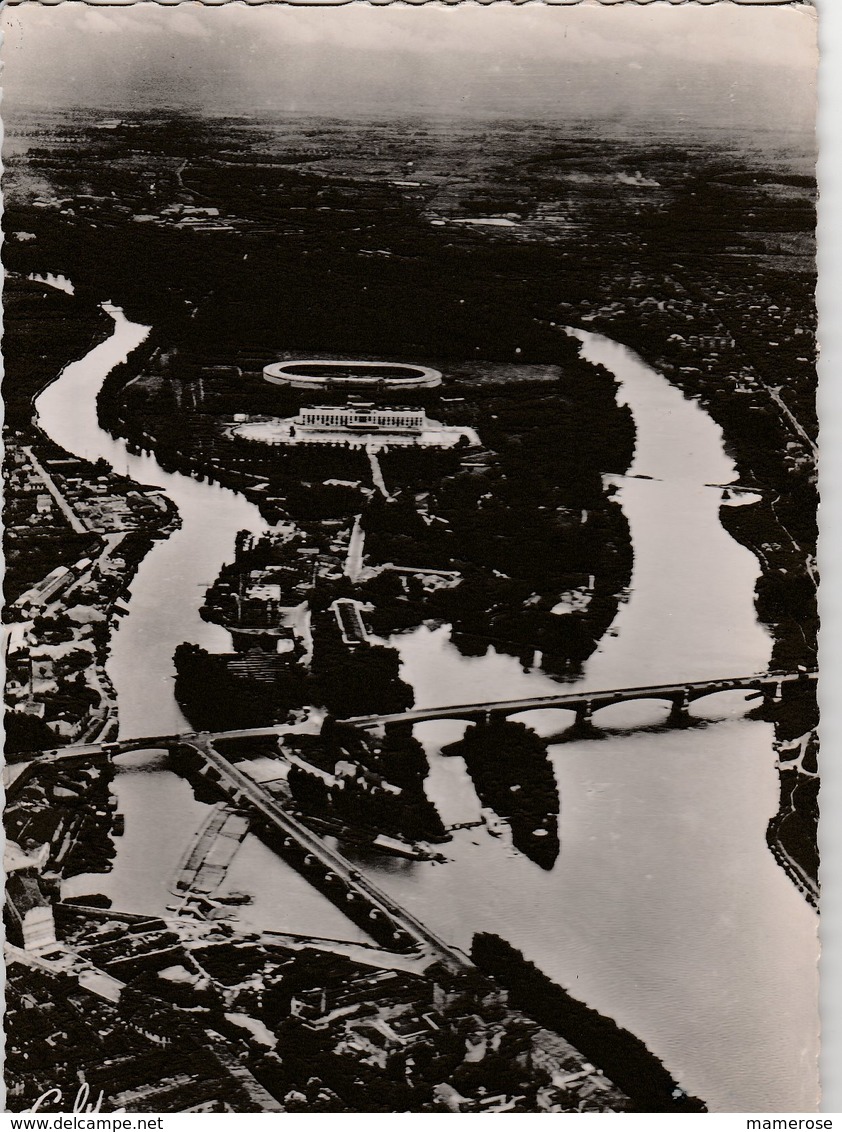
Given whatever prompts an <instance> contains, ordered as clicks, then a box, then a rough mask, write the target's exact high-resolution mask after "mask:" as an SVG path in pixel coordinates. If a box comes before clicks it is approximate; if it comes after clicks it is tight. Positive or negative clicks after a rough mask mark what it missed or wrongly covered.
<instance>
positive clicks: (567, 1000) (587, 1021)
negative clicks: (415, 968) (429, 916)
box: [471, 933, 706, 1112]
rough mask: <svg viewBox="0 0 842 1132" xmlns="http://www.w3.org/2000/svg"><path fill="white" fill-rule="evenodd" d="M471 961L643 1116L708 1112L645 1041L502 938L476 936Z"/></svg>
mask: <svg viewBox="0 0 842 1132" xmlns="http://www.w3.org/2000/svg"><path fill="white" fill-rule="evenodd" d="M471 958H472V959H473V961H474V962H475V963H476V965H477V967H479V969H480V971H482V972H483V973H484V974H486V975H489V976H491V977H492V978H493V979H494V980H495V981H496V982H498V983H500V985H501V986H503V987H505V988H506V990H508V992H509V1002H510V1003H511V1005H512V1006H513V1007H515V1009H518V1010H522V1011H523V1012H524V1013H525V1014H527V1015H529V1017H530V1018H534V1019H535V1021H536V1022H538V1023H539V1024H540V1025H542V1026H545V1027H546V1028H547V1029H548V1030H553V1031H555V1032H556V1033H557V1034H561V1036H562V1037H563V1038H565V1039H566V1040H567V1041H569V1042H570V1043H571V1045H574V1046H575V1047H576V1049H578V1050H581V1052H582V1053H583V1054H584V1055H585V1057H587V1058H589V1059H590V1060H591V1061H593V1062H594V1064H595V1065H597V1066H598V1067H599V1068H600V1069H601V1070H602V1071H603V1073H605V1075H606V1076H607V1077H608V1078H610V1080H612V1081H613V1082H614V1083H615V1084H616V1085H618V1086H619V1087H620V1088H621V1089H622V1090H623V1091H624V1092H625V1093H626V1094H627V1095H628V1096H629V1097H631V1098H632V1101H633V1102H634V1104H635V1111H638V1112H705V1111H706V1109H705V1106H704V1104H703V1103H702V1102H701V1101H699V1100H697V1099H696V1098H694V1097H689V1096H687V1094H686V1093H684V1092H683V1091H682V1090H681V1089H679V1088H678V1086H677V1085H676V1083H675V1081H674V1080H673V1079H672V1077H671V1076H670V1075H669V1073H668V1072H667V1070H666V1069H665V1068H664V1066H663V1064H662V1063H661V1062H660V1061H659V1060H658V1058H657V1057H655V1055H654V1054H653V1053H651V1052H650V1051H649V1050H648V1049H647V1048H646V1046H645V1045H644V1044H643V1042H642V1041H641V1040H640V1039H639V1038H636V1037H635V1036H634V1034H631V1033H629V1031H628V1030H625V1029H623V1027H622V1026H618V1025H617V1023H616V1022H615V1021H614V1020H613V1019H612V1018H606V1017H605V1016H604V1015H602V1014H599V1013H598V1012H597V1011H596V1010H593V1009H591V1007H589V1006H586V1005H585V1004H584V1003H583V1002H579V1000H578V999H575V998H574V997H573V996H572V995H571V994H570V993H569V992H568V991H566V990H565V989H564V987H560V986H558V984H556V983H554V982H553V981H552V980H551V979H549V978H548V977H547V976H546V975H545V974H544V973H543V972H542V971H541V970H539V968H537V967H536V966H535V964H534V963H530V962H528V961H527V960H526V959H524V957H523V955H522V953H521V952H520V951H518V950H517V949H516V948H514V947H512V946H511V944H509V943H507V942H506V941H505V940H503V939H500V937H499V936H496V935H491V934H486V933H481V934H479V935H475V936H474V940H473V944H472V946H471Z"/></svg>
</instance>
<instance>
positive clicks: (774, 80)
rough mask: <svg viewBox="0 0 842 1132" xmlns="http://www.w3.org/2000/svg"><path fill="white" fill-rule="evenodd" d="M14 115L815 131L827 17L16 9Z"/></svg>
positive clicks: (10, 82)
mask: <svg viewBox="0 0 842 1132" xmlns="http://www.w3.org/2000/svg"><path fill="white" fill-rule="evenodd" d="M2 22H3V26H4V29H5V36H6V38H5V45H4V49H3V55H4V59H5V78H4V86H5V106H6V113H7V115H13V112H14V107H15V105H16V104H17V103H19V102H37V103H49V104H52V105H61V104H66V105H84V106H102V107H104V108H107V107H113V108H115V109H116V108H127V107H130V106H138V107H149V106H154V105H166V106H182V107H184V108H185V109H197V108H201V109H205V110H209V111H212V112H220V111H225V110H226V109H228V110H231V111H232V112H235V113H237V112H239V113H242V112H249V111H253V112H255V113H258V112H260V111H263V110H267V109H272V110H287V111H294V112H300V111H304V112H308V111H311V112H313V113H319V114H331V115H337V116H341V115H343V114H346V113H349V112H350V113H353V112H355V111H358V112H361V113H371V112H374V113H381V114H382V115H383V116H384V117H386V116H388V115H389V114H390V113H392V112H397V113H411V112H413V111H417V112H422V113H447V114H451V113H464V114H468V115H480V114H487V113H492V114H505V113H507V112H509V113H512V114H514V115H519V116H520V115H524V116H528V115H532V114H538V115H541V116H547V115H550V114H551V115H553V116H558V117H568V116H578V115H580V114H581V115H585V116H589V115H592V114H601V113H607V114H617V113H620V114H630V115H631V116H632V117H635V116H643V117H646V116H648V115H654V114H660V112H661V111H662V110H666V111H667V112H668V113H670V114H686V115H688V116H690V117H691V118H694V119H697V120H700V121H703V122H704V121H707V120H709V121H710V122H712V123H715V122H722V121H723V120H724V121H728V120H733V121H735V122H738V123H741V122H751V121H758V122H760V123H768V124H770V125H784V126H790V125H794V126H805V125H807V126H809V124H810V122H811V121H812V116H813V109H814V107H813V102H814V79H815V76H814V69H815V53H816V48H815V38H816V30H815V23H816V21H815V14H814V12H813V10H812V9H811V8H806V7H800V8H793V7H789V6H784V7H758V6H736V5H734V4H730V3H714V4H708V5H698V4H681V5H678V6H672V5H664V4H658V5H646V6H641V5H637V4H635V5H620V6H606V5H591V4H585V5H576V6H574V7H568V6H549V5H541V4H527V5H523V6H517V7H515V6H513V5H510V4H507V3H498V4H494V5H492V6H490V7H489V6H480V5H477V4H472V3H465V4H459V5H458V6H456V7H450V6H448V5H441V6H436V5H431V4H427V5H425V6H423V7H402V8H396V7H388V8H384V7H369V6H366V5H362V4H354V5H350V6H346V7H331V6H329V5H326V6H322V7H306V8H304V7H289V6H273V5H266V4H264V5H261V6H259V7H252V6H248V5H245V4H236V3H228V4H224V5H222V6H220V7H212V6H202V5H199V4H186V3H184V4H180V5H178V6H176V7H166V6H162V5H159V4H152V3H149V4H146V3H139V4H134V5H132V6H130V7H119V6H109V7H93V6H91V5H89V4H83V3H75V2H72V0H65V2H63V3H61V4H58V5H56V6H47V5H44V4H40V3H23V4H16V5H14V6H11V7H7V8H6V9H5V11H4V12H3V15H2Z"/></svg>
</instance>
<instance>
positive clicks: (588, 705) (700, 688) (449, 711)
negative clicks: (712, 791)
mask: <svg viewBox="0 0 842 1132" xmlns="http://www.w3.org/2000/svg"><path fill="white" fill-rule="evenodd" d="M816 679H817V674H816V673H815V672H801V673H765V674H761V675H753V676H738V677H729V678H726V679H723V680H707V681H696V682H689V683H688V682H685V683H676V684H662V685H650V686H643V687H636V688H612V689H608V690H605V691H595V692H594V691H588V692H560V693H559V694H558V695H555V696H538V697H530V698H528V699H519V700H504V701H497V702H489V703H480V704H457V705H452V706H447V707H438V708H421V709H416V710H413V711H406V712H398V713H394V714H385V715H369V716H356V717H353V718H350V719H346V720H342V721H341V722H342V723H344V724H346V725H348V726H353V727H357V728H361V729H365V728H369V727H376V726H389V725H390V724H410V725H411V724H414V723H422V722H426V721H428V720H435V719H457V720H466V721H468V722H481V721H488V720H493V719H506V718H508V717H510V716H513V715H517V714H520V713H523V712H528V711H534V710H543V709H547V708H559V709H564V710H569V711H573V712H575V714H576V722H577V725H580V726H585V727H588V726H591V723H590V721H591V718H592V715H593V713H594V712H595V711H598V710H599V709H600V708H603V707H608V706H609V705H611V704H618V703H627V702H630V701H633V700H645V699H652V700H663V701H666V702H668V703H670V704H671V705H672V706H671V710H670V715H669V718H668V722H671V723H672V724H673V725H676V726H678V725H680V723H681V721H682V720H683V719H684V718H685V717H686V715H687V708H688V706H689V704H690V703H692V702H694V701H695V700H699V699H702V698H703V697H706V696H710V695H714V694H716V693H719V692H729V691H735V690H739V691H749V692H754V693H756V694H757V695H758V696H761V697H763V698H764V700H766V701H772V702H774V701H777V700H780V699H781V697H782V695H783V689H784V688H785V687H788V686H793V685H794V686H801V687H809V686H810V685H811V684H812V683H813V682H815V680H816ZM287 730H288V727H285V726H284V725H283V724H276V725H275V726H273V727H260V728H245V729H240V730H235V731H227V732H217V733H209V732H202V733H182V734H177V735H153V736H140V737H137V738H134V739H119V740H116V741H114V742H109V743H82V744H77V745H75V746H68V747H64V748H60V749H57V750H52V751H45V752H43V753H40V754H38V755H36V756H34V757H33V758H32V759H31V760H29V761H28V762H27V763H25V764H24V767H23V771H22V772H21V773H19V774H18V775H17V777H16V778H15V779H14V780H13V781H12V782H11V783H10V784H9V786H8V789H7V798H10V797H12V796H13V795H14V794H16V793H17V791H18V790H19V789H20V786H21V785H22V783H23V782H24V781H26V780H27V779H28V778H30V777H31V775H32V774H34V773H37V771H38V769H39V768H41V767H44V766H46V765H51V764H56V763H59V764H60V763H67V762H70V761H71V760H74V759H77V760H88V759H95V758H105V759H108V760H111V759H113V758H114V757H116V756H119V755H121V754H127V753H129V752H131V751H139V750H147V749H155V748H160V749H166V750H169V751H170V752H171V753H172V755H173V756H174V758H175V760H176V769H179V766H178V764H179V763H184V766H183V767H181V768H180V769H183V770H184V771H185V772H189V771H190V770H192V771H193V772H195V773H197V774H198V775H199V776H200V777H201V778H202V779H204V780H206V781H207V782H208V783H209V784H210V785H212V786H213V788H214V789H215V790H217V791H218V792H219V793H221V794H222V795H223V796H224V797H225V798H226V799H228V801H229V802H231V803H233V804H234V805H235V806H237V807H238V808H241V809H242V808H246V809H248V810H250V811H251V812H252V813H253V814H254V815H255V817H256V819H257V821H258V824H259V825H260V826H261V828H262V829H263V830H264V831H265V834H266V836H268V837H269V839H270V841H271V842H272V843H273V844H274V845H275V847H276V848H277V850H278V852H280V853H281V854H282V855H283V856H284V857H285V858H286V859H288V860H289V862H290V864H292V865H293V867H294V868H296V869H297V870H298V871H299V872H300V873H301V874H302V875H303V876H304V877H305V878H306V879H307V880H308V881H309V882H310V883H311V884H313V885H315V886H316V887H317V888H319V889H320V891H322V892H323V893H324V894H325V895H326V896H328V898H329V899H330V900H331V901H332V902H333V903H335V904H337V905H338V906H339V907H340V908H342V909H343V911H344V912H345V913H346V915H348V916H349V918H350V919H352V920H354V921H355V922H357V923H359V924H361V925H362V926H364V927H365V930H366V931H367V932H368V933H369V934H371V935H372V936H373V937H374V938H375V939H377V940H378V942H379V943H380V944H381V946H384V945H385V946H387V947H390V948H391V949H393V950H395V951H397V952H403V953H404V954H405V955H406V956H407V958H408V959H411V961H412V963H413V964H414V963H417V962H419V961H421V963H422V965H423V964H424V963H429V962H435V961H438V962H441V963H443V964H444V965H445V966H447V967H448V968H450V969H451V970H455V971H458V970H461V969H464V968H466V967H469V966H470V963H469V960H468V959H467V957H466V956H465V955H464V954H463V953H462V952H461V951H459V950H457V949H456V948H454V947H452V946H451V945H450V944H448V943H447V942H445V941H444V940H442V939H440V938H439V937H438V936H436V935H435V934H434V933H433V932H431V931H430V930H429V928H427V927H426V925H425V924H423V923H422V922H421V921H420V920H418V919H417V918H416V917H415V916H413V915H412V914H411V913H410V912H408V911H407V910H406V909H405V908H403V907H401V906H399V905H398V904H397V903H396V902H395V901H394V900H393V899H392V898H391V897H390V896H388V895H387V894H386V893H384V892H382V891H381V890H380V889H379V888H377V887H376V886H375V885H374V884H373V883H372V882H371V881H370V880H369V879H368V878H367V877H364V876H362V875H361V873H360V872H359V871H358V870H357V869H355V868H354V867H353V865H352V864H351V862H350V861H348V860H347V859H346V858H345V857H344V856H343V855H342V854H341V853H340V852H338V850H336V849H334V848H332V847H331V846H330V845H328V844H327V843H326V842H325V841H324V840H323V839H322V838H321V837H320V836H319V835H318V834H316V833H314V832H313V831H312V830H311V829H309V828H308V827H307V826H306V825H304V824H303V823H302V822H300V821H299V820H297V818H296V817H295V816H294V815H293V814H291V813H290V812H289V810H287V809H286V808H285V807H284V806H282V805H281V804H279V801H278V799H277V798H275V797H274V796H273V795H272V794H270V793H269V791H268V790H267V789H266V788H265V787H264V786H263V785H261V784H260V783H258V782H256V781H255V780H254V779H252V778H251V777H249V776H248V775H247V774H245V773H243V771H242V770H241V769H240V768H239V766H237V765H235V764H234V763H232V762H231V760H230V759H228V758H227V757H226V756H225V755H224V754H222V753H221V752H220V751H219V750H218V749H217V748H216V746H215V743H216V741H218V740H223V739H233V738H243V739H246V738H249V737H266V736H273V735H274V736H278V737H279V738H280V737H281V736H282V735H283V734H284V733H285V732H286V731H287Z"/></svg>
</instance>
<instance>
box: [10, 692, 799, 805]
mask: <svg viewBox="0 0 842 1132" xmlns="http://www.w3.org/2000/svg"><path fill="white" fill-rule="evenodd" d="M817 680H818V673H817V672H765V673H760V674H755V675H752V676H730V677H726V678H725V679H718V680H695V681H683V682H679V683H675V684H647V685H640V686H638V687H633V688H608V689H605V690H602V691H575V692H559V693H558V695H554V696H530V697H528V698H525V699H518V700H493V701H489V702H487V703H474V704H447V705H445V706H443V707H430V708H412V709H411V710H409V711H402V712H394V713H389V714H381V715H356V716H350V717H349V718H347V719H342V720H338V721H337V722H338V723H342V724H346V725H347V726H350V727H357V728H362V729H366V728H369V727H378V726H385V725H389V724H398V723H410V724H415V723H426V722H428V721H430V720H435V719H456V720H464V721H466V722H470V723H476V722H488V721H490V720H492V719H507V718H509V717H510V716H513V715H520V714H522V713H525V712H530V711H543V710H547V709H552V708H555V709H559V710H562V711H572V712H574V714H575V715H576V720H577V723H580V724H589V723H590V722H591V720H592V717H593V715H594V713H595V712H597V711H599V710H600V709H601V708H605V707H610V706H612V705H613V704H623V703H632V702H633V701H635V700H660V701H663V702H664V703H669V704H670V705H671V709H670V713H669V715H668V716H667V719H666V720H665V722H666V723H668V724H671V725H673V726H680V725H681V724H682V723H683V722H685V721H686V719H687V709H688V708H689V706H690V704H691V703H694V702H695V701H696V700H701V699H704V698H706V697H707V696H713V695H716V694H717V693H720V692H733V691H746V692H754V693H756V695H757V696H758V697H762V698H763V699H764V700H768V701H772V702H776V701H778V700H780V698H781V696H782V694H783V689H784V688H787V687H792V686H795V687H799V686H800V687H809V686H810V685H812V684H815V682H816V681H817ZM288 731H289V727H288V725H286V724H283V723H276V724H272V725H271V726H269V727H244V728H238V729H236V730H231V731H214V732H210V731H201V732H187V731H182V732H180V733H176V734H171V735H141V736H138V737H137V738H134V739H116V740H114V741H113V742H109V743H101V742H94V743H77V744H73V745H70V746H67V747H57V748H55V749H54V750H49V751H41V752H38V753H37V754H34V755H33V756H32V758H31V759H29V760H27V761H26V764H25V765H27V766H39V765H40V766H43V765H45V764H47V763H52V762H63V761H65V760H71V759H79V758H98V757H101V756H106V757H108V758H113V757H114V756H116V755H123V754H127V753H129V752H130V751H144V750H154V749H156V748H160V749H162V750H166V749H169V748H172V747H174V746H176V745H178V744H179V743H193V744H199V745H201V746H202V747H204V746H205V745H207V744H213V743H214V742H215V741H216V740H218V739H219V740H223V739H250V738H261V737H266V736H270V737H271V736H273V735H275V736H278V737H280V736H282V735H284V734H286V733H287V732H288ZM20 765H21V764H20V763H18V764H11V766H12V767H15V766H20ZM15 781H17V780H15ZM8 788H12V784H9V786H7V789H8Z"/></svg>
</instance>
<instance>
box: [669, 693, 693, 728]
mask: <svg viewBox="0 0 842 1132" xmlns="http://www.w3.org/2000/svg"><path fill="white" fill-rule="evenodd" d="M689 707H690V694H689V693H688V691H687V689H686V688H685V689H684V690H683V691H682V692H679V693H678V694H677V695H676V696H673V699H672V707H671V708H670V713H669V715H668V716H667V725H668V726H669V727H689V726H690V712H689V710H688V709H689Z"/></svg>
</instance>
